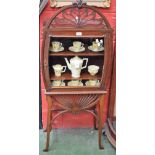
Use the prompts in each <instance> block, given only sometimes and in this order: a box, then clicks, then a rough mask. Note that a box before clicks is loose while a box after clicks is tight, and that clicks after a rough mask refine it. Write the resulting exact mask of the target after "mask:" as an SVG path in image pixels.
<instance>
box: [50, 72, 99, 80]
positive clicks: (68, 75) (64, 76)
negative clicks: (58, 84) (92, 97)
mask: <svg viewBox="0 0 155 155" xmlns="http://www.w3.org/2000/svg"><path fill="white" fill-rule="evenodd" d="M50 79H51V80H72V79H79V80H88V79H101V74H100V73H98V74H97V75H95V76H91V75H90V74H89V73H81V76H80V77H79V78H73V77H72V76H71V73H63V74H62V75H61V76H60V77H56V76H55V75H54V74H52V75H51V78H50Z"/></svg>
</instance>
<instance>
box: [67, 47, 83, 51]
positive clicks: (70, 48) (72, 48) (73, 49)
mask: <svg viewBox="0 0 155 155" xmlns="http://www.w3.org/2000/svg"><path fill="white" fill-rule="evenodd" d="M69 50H70V51H72V52H83V51H85V48H84V47H81V49H80V50H76V49H75V48H74V47H73V46H70V47H69Z"/></svg>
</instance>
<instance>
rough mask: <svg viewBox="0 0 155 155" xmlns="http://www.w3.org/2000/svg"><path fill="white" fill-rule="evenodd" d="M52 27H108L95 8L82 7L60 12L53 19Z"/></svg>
mask: <svg viewBox="0 0 155 155" xmlns="http://www.w3.org/2000/svg"><path fill="white" fill-rule="evenodd" d="M51 27H55V28H61V27H62V28H63V27H69V28H74V27H87V28H88V27H97V28H104V29H106V28H107V26H106V24H105V21H104V20H103V18H102V17H101V16H100V15H99V14H98V13H97V12H96V11H94V10H92V9H90V8H87V7H82V8H77V7H72V8H67V9H65V10H63V11H62V12H60V13H59V14H58V15H57V16H56V17H55V18H54V20H53V21H52V23H51Z"/></svg>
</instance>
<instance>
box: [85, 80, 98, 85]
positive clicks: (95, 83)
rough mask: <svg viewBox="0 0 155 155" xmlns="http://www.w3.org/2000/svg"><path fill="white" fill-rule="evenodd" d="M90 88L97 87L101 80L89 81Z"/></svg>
mask: <svg viewBox="0 0 155 155" xmlns="http://www.w3.org/2000/svg"><path fill="white" fill-rule="evenodd" d="M88 82H89V86H96V85H97V84H98V83H99V80H89V81H88Z"/></svg>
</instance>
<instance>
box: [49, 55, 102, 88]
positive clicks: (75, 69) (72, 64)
mask: <svg viewBox="0 0 155 155" xmlns="http://www.w3.org/2000/svg"><path fill="white" fill-rule="evenodd" d="M64 59H65V61H66V64H67V66H62V65H61V64H56V65H53V66H52V67H53V70H54V73H55V76H56V77H60V76H61V74H62V73H63V72H65V71H66V68H67V67H68V69H69V70H70V71H71V76H72V77H73V78H79V77H80V74H81V70H82V69H84V68H86V67H87V64H88V58H79V57H78V56H75V57H73V58H71V59H70V61H69V60H68V59H67V58H64ZM84 62H85V65H84V66H83V63H84ZM98 71H99V66H96V65H89V66H88V72H89V73H90V75H92V76H94V75H96V74H97V73H98ZM97 83H99V81H97V80H89V82H88V81H87V82H86V85H87V86H89V85H91V86H92V85H93V86H96V84H97ZM53 85H54V86H62V85H64V82H63V81H61V80H58V81H57V80H56V81H54V82H53ZM68 86H83V83H82V82H81V81H79V80H72V81H70V82H69V83H68Z"/></svg>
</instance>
